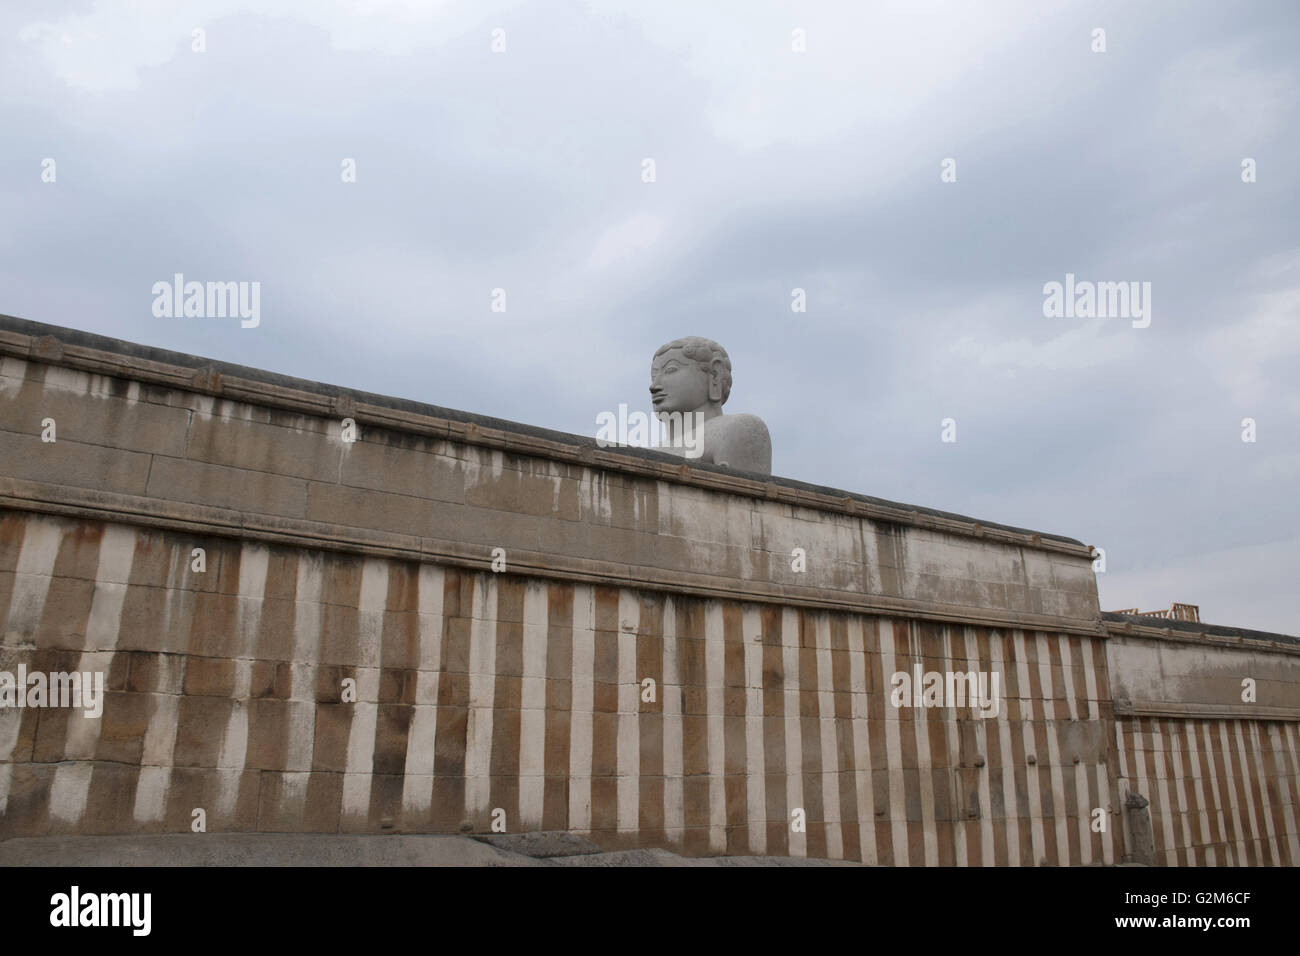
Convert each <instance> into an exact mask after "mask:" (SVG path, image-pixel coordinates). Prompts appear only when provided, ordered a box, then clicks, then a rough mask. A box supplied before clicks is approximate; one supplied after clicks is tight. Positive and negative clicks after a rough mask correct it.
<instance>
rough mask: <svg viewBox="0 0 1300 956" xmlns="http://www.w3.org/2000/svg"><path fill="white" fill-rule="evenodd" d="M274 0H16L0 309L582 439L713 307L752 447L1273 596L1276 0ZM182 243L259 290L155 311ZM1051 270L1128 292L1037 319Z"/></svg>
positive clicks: (1283, 102) (1, 164)
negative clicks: (110, 4) (1057, 0)
mask: <svg viewBox="0 0 1300 956" xmlns="http://www.w3.org/2000/svg"><path fill="white" fill-rule="evenodd" d="M258 6H259V10H260V11H261V12H259V13H254V12H252V11H251V9H250V5H248V4H243V3H237V2H224V0H204V2H201V3H197V4H194V5H187V6H186V7H185V8H184V10H183V11H181V12H179V13H153V14H149V15H146V14H143V13H136V12H121V11H117V12H113V11H110V10H108V8H107V7H104V8H101V7H98V6H91V7H88V6H86V5H85V4H80V3H68V4H43V5H41V6H39V7H36V8H31V9H28V10H25V11H24V10H17V9H13V8H5V9H4V10H3V11H0V123H3V129H4V130H5V147H4V149H3V150H2V151H0V215H2V221H3V222H4V223H5V226H6V228H5V229H4V230H2V231H0V311H4V312H8V313H10V314H15V315H21V316H24V317H27V318H32V319H37V320H40V321H45V322H51V323H55V324H61V325H68V326H72V327H75V328H82V329H87V330H90V331H95V332H100V333H103V334H107V335H113V336H117V337H120V338H125V339H129V340H134V341H139V342H145V343H149V344H152V345H157V346H161V347H165V348H172V349H178V350H182V351H187V352H193V353H197V354H202V355H209V356H212V357H214V358H218V359H223V360H227V361H234V362H240V363H243V364H248V365H254V366H258V367H262V368H268V369H272V370H276V371H282V372H286V373H289V374H293V375H299V376H302V377H306V378H311V379H317V380H322V381H328V382H334V383H337V384H343V385H349V386H353V387H357V388H362V389H368V390H373V391H379V392H386V393H390V394H395V395H400V396H402V397H407V398H412V399H418V400H424V401H430V402H435V403H438V404H442V405H447V406H451V407H459V408H465V409H470V410H473V411H476V412H481V413H484V414H489V415H497V416H500V417H504V418H510V419H514V420H517V421H522V422H528V423H531V424H537V425H542V426H546V427H552V428H560V429H565V430H570V431H576V432H582V433H586V434H591V433H593V432H594V427H595V425H594V422H595V415H596V413H597V412H598V411H601V410H603V409H612V408H616V407H617V405H618V403H619V402H628V403H630V404H633V405H639V406H640V407H645V402H646V392H645V389H646V385H647V371H648V366H649V361H650V357H651V354H652V353H653V351H654V349H655V348H656V347H657V346H658V345H660V344H662V343H663V342H665V341H667V340H668V339H670V338H674V337H676V336H678V335H682V334H704V335H709V336H711V337H714V338H716V339H718V340H719V341H721V342H723V344H724V345H726V347H727V348H728V350H729V351H730V352H731V354H732V358H733V363H734V365H735V369H736V385H735V389H734V391H733V395H732V405H731V406H729V407H732V406H734V407H735V409H736V410H748V411H753V412H756V413H758V414H761V415H763V416H764V417H766V418H767V419H768V421H769V424H770V425H771V428H772V431H773V437H774V447H775V454H774V470H775V471H776V472H777V473H778V474H783V475H788V476H790V477H796V478H801V479H804V480H808V481H813V482H816V483H819V484H827V485H831V486H838V487H843V488H847V489H851V490H854V491H861V492H866V493H869V494H873V495H879V496H881V497H886V498H893V499H897V500H902V501H909V502H915V503H917V504H923V505H927V506H932V507H938V508H943V509H945V510H950V511H956V512H962V513H966V514H971V515H973V516H976V517H980V518H984V519H986V520H990V521H999V522H1006V523H1011V524H1018V525H1023V526H1029V527H1036V528H1041V529H1042V530H1045V531H1051V532H1059V533H1064V534H1069V535H1072V536H1075V537H1079V538H1081V539H1083V540H1086V541H1088V542H1090V543H1094V544H1097V545H1101V546H1103V547H1105V548H1106V549H1107V552H1108V570H1107V573H1106V574H1104V575H1101V576H1100V578H1099V584H1100V587H1101V593H1102V599H1103V604H1104V605H1105V606H1107V607H1122V606H1131V605H1140V606H1143V607H1144V608H1145V607H1157V606H1161V605H1168V604H1169V603H1170V602H1171V601H1174V600H1180V601H1189V602H1192V603H1198V602H1199V603H1200V604H1201V605H1202V607H1203V614H1204V616H1205V617H1206V618H1207V619H1209V620H1213V621H1216V622H1222V623H1229V624H1237V625H1241V626H1247V627H1256V628H1261V629H1265V630H1280V631H1287V632H1290V633H1297V632H1300V598H1298V597H1297V596H1296V593H1297V591H1296V588H1295V586H1294V581H1295V579H1296V576H1297V575H1296V572H1297V571H1300V561H1297V553H1298V552H1300V517H1298V514H1300V509H1297V508H1296V506H1295V503H1294V502H1295V496H1296V489H1297V486H1298V484H1300V387H1298V386H1297V381H1296V375H1295V369H1296V367H1297V359H1298V358H1300V321H1298V319H1300V235H1298V234H1297V223H1300V208H1298V201H1297V195H1300V191H1297V189H1296V185H1297V183H1296V169H1297V163H1296V161H1295V157H1296V154H1297V145H1300V142H1298V141H1300V122H1298V120H1300V108H1298V107H1300V94H1298V93H1297V91H1298V90H1300V83H1297V76H1296V72H1297V69H1296V65H1295V60H1294V50H1295V48H1296V46H1297V40H1298V39H1300V29H1298V27H1300V23H1298V21H1300V13H1298V12H1297V10H1296V8H1295V7H1294V5H1293V4H1289V3H1286V2H1278V3H1261V4H1257V5H1253V6H1251V7H1250V8H1249V9H1250V15H1249V16H1242V15H1240V12H1239V11H1237V10H1233V9H1228V8H1224V7H1222V5H1219V4H1215V3H1211V2H1201V3H1192V4H1177V5H1174V4H1143V5H1141V6H1140V7H1139V8H1137V9H1132V8H1133V7H1134V6H1135V5H1131V4H1120V3H1101V4H1097V3H1090V4H1060V5H1053V6H1052V7H1051V8H1050V9H1047V8H1044V7H1043V6H1042V5H1041V4H1038V3H1023V4H1017V3H1005V4H997V5H968V4H958V3H952V4H947V3H932V4H916V3H896V4H888V3H887V4H870V5H864V4H854V3H848V2H846V3H841V4H834V3H827V4H817V5H813V6H809V5H804V4H776V3H771V4H751V3H745V4H740V3H737V4H720V5H707V8H706V9H699V7H700V6H702V5H688V4H661V5H655V6H654V7H653V8H652V9H641V8H643V7H645V6H646V5H642V4H632V3H616V2H596V0H593V2H586V3H576V2H575V3H555V4H545V5H532V4H518V3H500V4H485V3H469V2H463V3H447V4H443V5H439V6H428V5H416V4H407V3H400V2H391V3H367V4H360V3H356V4H354V3H338V4H332V5H322V4H314V3H308V2H290V0H277V2H272V3H267V4H259V5H258ZM195 26H203V27H204V28H205V29H206V30H207V47H208V48H207V52H206V53H203V54H196V53H193V52H191V50H190V42H191V41H190V31H191V30H192V29H193V28H194V27H195ZM1097 26H1101V27H1104V28H1105V29H1106V30H1107V43H1108V50H1107V52H1106V53H1105V54H1094V53H1092V52H1091V51H1090V50H1089V37H1090V31H1091V30H1092V28H1094V27H1097ZM494 27H501V28H503V29H505V31H506V37H507V52H506V53H504V54H501V55H493V54H492V53H491V52H490V50H489V42H490V31H491V30H492V29H493V28H494ZM794 27H802V28H804V29H806V30H807V35H808V45H809V47H808V52H807V53H805V54H800V55H796V54H792V53H791V52H790V42H789V41H790V31H791V29H793V28H794ZM47 156H48V157H54V158H56V160H57V162H58V182H57V183H56V184H55V185H52V186H51V185H46V184H42V183H41V182H40V180H39V172H40V161H41V159H42V158H44V157H47ZM344 157H353V158H355V159H356V160H357V164H358V181H357V183H356V184H353V185H343V184H341V183H340V180H339V170H340V163H341V161H342V159H343V158H344ZM644 157H652V158H654V159H655V161H656V164H657V172H658V178H657V181H656V182H655V183H653V184H646V183H642V182H641V181H640V175H639V174H640V163H641V160H642V159H643V158H644ZM945 157H953V158H955V159H956V160H957V164H958V181H957V182H956V183H953V184H943V183H941V182H940V181H939V163H940V161H941V160H942V159H944V158H945ZM1243 157H1253V158H1255V159H1256V160H1257V163H1258V176H1259V179H1258V182H1256V183H1254V184H1250V185H1247V184H1243V183H1242V182H1241V181H1240V163H1241V160H1242V158H1243ZM175 272H182V273H184V274H186V275H187V276H190V277H193V278H201V279H256V280H259V281H261V283H262V287H263V322H262V325H261V326H260V327H259V328H258V329H257V330H240V329H239V328H238V326H237V324H227V325H222V324H220V323H218V322H213V321H211V320H179V319H156V318H154V317H153V316H152V315H151V313H150V303H151V296H150V294H149V289H150V286H151V285H152V283H153V282H155V281H158V280H159V279H166V278H168V277H170V276H171V275H172V274H173V273H175ZM1066 272H1073V273H1075V274H1076V275H1077V276H1079V278H1081V279H1095V280H1139V281H1149V282H1151V283H1152V287H1153V298H1154V317H1153V321H1152V324H1151V326H1150V328H1147V329H1133V328H1132V327H1131V326H1130V325H1129V324H1128V322H1127V321H1125V320H1123V319H1104V320H1096V321H1094V322H1089V321H1087V320H1079V319H1048V318H1044V317H1043V315H1042V301H1043V296H1042V286H1043V284H1044V283H1045V282H1049V281H1061V280H1062V279H1063V278H1064V275H1065V273H1066ZM495 287H504V288H506V289H507V294H508V296H509V311H508V312H507V313H505V314H498V313H492V312H490V311H489V309H488V303H489V294H490V291H491V289H493V288H495ZM795 287H801V288H804V289H806V290H807V294H808V302H809V307H808V312H807V313H805V314H794V313H791V311H790V305H789V303H790V290H791V289H792V288H795ZM945 417H952V418H955V419H956V420H957V423H958V441H957V443H956V444H944V443H941V442H940V440H939V432H940V425H939V423H940V420H941V419H943V418H945ZM1245 417H1252V418H1254V419H1256V421H1257V422H1258V432H1259V440H1258V442H1257V443H1255V444H1245V443H1243V442H1241V441H1240V437H1239V436H1240V421H1241V419H1242V418H1245Z"/></svg>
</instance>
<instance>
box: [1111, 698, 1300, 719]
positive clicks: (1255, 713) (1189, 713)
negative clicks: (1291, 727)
mask: <svg viewBox="0 0 1300 956" xmlns="http://www.w3.org/2000/svg"><path fill="white" fill-rule="evenodd" d="M1115 716H1116V717H1178V718H1195V719H1198V720H1300V710H1297V709H1296V708H1294V707H1265V706H1261V705H1259V704H1256V705H1253V706H1250V707H1240V708H1233V707H1229V706H1227V705H1224V704H1191V703H1184V702H1181V701H1177V702H1173V703H1171V702H1169V701H1162V700H1138V701H1132V702H1130V701H1125V700H1116V701H1115Z"/></svg>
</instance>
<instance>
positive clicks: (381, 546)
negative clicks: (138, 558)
mask: <svg viewBox="0 0 1300 956" xmlns="http://www.w3.org/2000/svg"><path fill="white" fill-rule="evenodd" d="M0 508H3V509H10V510H13V511H28V512H39V513H44V514H53V515H62V516H65V517H77V518H88V519H92V520H98V521H110V522H119V523H125V524H132V525H141V526H145V527H151V528H158V529H162V530H168V531H177V532H182V533H186V534H196V535H206V536H217V537H225V538H235V539H252V540H259V541H265V542H267V543H270V544H278V545H282V546H288V547H304V548H316V549H321V550H326V551H336V552H344V553H348V554H358V555H367V556H372V557H385V558H394V559H398V560H407V561H425V562H430V563H435V564H443V565H450V566H454V567H462V568H467V569H469V570H473V571H487V570H489V569H490V567H491V562H492V556H491V548H489V547H488V546H486V545H482V546H471V545H466V544H464V543H461V542H456V541H449V540H444V539H438V538H427V537H417V536H414V535H403V534H397V533H393V532H384V531H374V530H370V529H365V528H356V527H349V526H346V525H337V524H325V523H321V522H316V521H306V520H302V519H297V518H283V517H279V516H275V515H261V514H249V513H245V512H240V511H234V510H231V509H226V508H214V507H210V506H207V505H196V504H190V503H187V502H176V501H159V500H158V499H155V498H147V497H141V496H138V495H124V494H119V493H115V492H105V491H94V490H88V489H84V488H74V487H70V486H66V485H51V484H46V483H43V482H32V481H23V480H20V479H17V478H5V477H0ZM509 568H510V572H511V573H514V574H520V575H526V576H533V577H543V578H550V579H557V580H564V581H575V582H582V583H586V584H603V585H609V586H614V587H635V588H641V589H644V590H651V591H655V590H658V591H667V592H671V593H677V594H682V593H685V594H689V595H691V596H694V597H702V598H719V599H725V600H732V601H742V602H756V603H767V604H772V603H775V604H782V605H794V606H799V607H808V608H815V609H819V610H830V611H844V612H855V613H860V614H880V615H889V616H894V617H905V618H914V619H920V620H926V621H937V622H945V623H953V624H966V625H970V626H973V627H988V628H1001V629H1020V630H1034V631H1044V632H1049V633H1064V634H1081V635H1087V636H1090V637H1104V636H1105V631H1104V629H1103V628H1102V626H1101V622H1100V621H1099V620H1096V621H1093V620H1084V619H1070V618H1058V617H1052V616H1049V615H1039V614H1022V613H1017V612H998V611H989V610H985V609H981V608H974V607H965V606H959V605H950V604H933V603H930V602H927V601H917V600H913V599H908V598H891V597H883V596H879V595H870V594H863V593H858V592H851V591H834V590H828V589H825V588H809V587H796V586H783V585H775V584H768V583H762V582H757V581H752V580H742V579H735V578H730V577H721V576H717V575H704V574H699V573H684V572H674V571H667V570H664V569H662V568H651V567H645V566H640V565H631V564H621V563H613V562H608V561H596V560H592V559H588V558H575V557H572V556H570V555H559V554H546V553H541V552H535V551H524V550H521V549H517V548H512V549H511V552H510V565H509Z"/></svg>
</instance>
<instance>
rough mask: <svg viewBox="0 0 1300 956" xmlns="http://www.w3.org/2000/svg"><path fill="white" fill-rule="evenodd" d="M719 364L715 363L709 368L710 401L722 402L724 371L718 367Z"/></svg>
mask: <svg viewBox="0 0 1300 956" xmlns="http://www.w3.org/2000/svg"><path fill="white" fill-rule="evenodd" d="M718 366H719V363H718V362H714V363H713V364H712V365H711V366H710V367H709V401H711V402H721V401H722V369H721V368H719V367H718Z"/></svg>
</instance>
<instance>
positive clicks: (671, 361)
mask: <svg viewBox="0 0 1300 956" xmlns="http://www.w3.org/2000/svg"><path fill="white" fill-rule="evenodd" d="M711 378H712V374H711V372H710V370H709V369H708V368H707V367H705V366H703V365H701V364H700V363H699V362H697V361H695V360H694V359H692V358H687V356H686V354H685V352H683V351H682V350H681V349H679V348H675V349H669V350H668V351H667V352H664V353H663V354H662V355H659V356H657V357H656V358H655V360H654V362H653V364H651V366H650V401H651V403H653V405H654V409H655V411H656V412H693V411H695V410H696V409H697V408H701V407H703V406H704V405H707V404H708V403H709V400H710V396H709V391H710V390H709V382H710V379H711Z"/></svg>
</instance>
